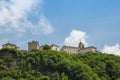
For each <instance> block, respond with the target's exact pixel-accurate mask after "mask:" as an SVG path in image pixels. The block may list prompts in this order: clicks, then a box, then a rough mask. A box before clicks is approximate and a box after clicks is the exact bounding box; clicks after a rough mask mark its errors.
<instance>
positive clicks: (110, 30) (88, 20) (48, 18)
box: [0, 0, 120, 54]
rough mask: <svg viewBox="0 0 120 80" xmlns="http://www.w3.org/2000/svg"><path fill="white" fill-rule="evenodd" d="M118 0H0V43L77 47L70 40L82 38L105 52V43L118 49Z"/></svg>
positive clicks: (119, 31) (119, 28) (119, 22)
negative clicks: (36, 42) (32, 41)
mask: <svg viewBox="0 0 120 80" xmlns="http://www.w3.org/2000/svg"><path fill="white" fill-rule="evenodd" d="M119 3H120V0H111V1H110V0H99V1H98V0H74V1H73V0H22V1H21V0H1V1H0V15H1V16H0V30H1V32H0V39H1V42H0V45H2V44H4V43H6V42H12V43H16V44H17V45H19V46H20V47H21V49H27V42H29V41H31V40H37V41H39V43H40V45H42V44H46V43H47V44H52V43H54V44H57V45H59V46H62V45H71V46H72V45H73V46H76V45H74V44H73V43H76V44H77V43H78V41H80V40H83V42H84V43H85V44H86V45H87V46H91V45H93V46H96V47H97V48H98V49H99V50H102V49H103V51H104V50H105V49H104V48H105V46H107V48H112V47H115V49H116V48H117V49H118V50H120V47H119V46H120V45H119V44H120V35H119V34H120V5H119ZM26 4H27V5H26ZM77 31H78V32H81V33H85V34H81V33H78V34H77ZM74 33H75V34H74ZM71 36H73V37H71ZM76 37H79V38H76ZM66 39H68V40H66ZM74 39H76V40H74ZM66 41H73V42H72V43H70V42H66ZM116 44H117V47H116ZM107 51H109V50H107ZM107 51H106V52H107ZM113 51H115V50H113ZM111 53H112V52H111ZM117 54H118V53H117Z"/></svg>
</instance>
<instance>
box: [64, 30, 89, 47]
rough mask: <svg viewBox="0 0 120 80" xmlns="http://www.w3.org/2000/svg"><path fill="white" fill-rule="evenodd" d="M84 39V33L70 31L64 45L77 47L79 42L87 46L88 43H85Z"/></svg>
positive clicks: (85, 36)
mask: <svg viewBox="0 0 120 80" xmlns="http://www.w3.org/2000/svg"><path fill="white" fill-rule="evenodd" d="M86 38H87V35H86V33H85V32H83V31H79V30H72V32H71V33H70V35H69V36H68V37H66V38H65V40H64V45H67V46H78V43H79V42H80V41H81V42H83V43H84V44H85V45H86V46H87V45H88V43H87V41H86Z"/></svg>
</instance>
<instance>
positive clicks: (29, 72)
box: [0, 49, 120, 80]
mask: <svg viewBox="0 0 120 80" xmlns="http://www.w3.org/2000/svg"><path fill="white" fill-rule="evenodd" d="M0 80H120V57H119V56H114V55H108V54H101V53H95V54H92V53H88V54H76V55H69V54H67V53H65V52H57V51H50V50H44V51H36V52H26V51H17V50H14V49H2V50H0Z"/></svg>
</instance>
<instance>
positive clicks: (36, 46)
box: [28, 41, 39, 51]
mask: <svg viewBox="0 0 120 80" xmlns="http://www.w3.org/2000/svg"><path fill="white" fill-rule="evenodd" d="M33 50H39V43H38V42H37V41H32V42H28V51H33Z"/></svg>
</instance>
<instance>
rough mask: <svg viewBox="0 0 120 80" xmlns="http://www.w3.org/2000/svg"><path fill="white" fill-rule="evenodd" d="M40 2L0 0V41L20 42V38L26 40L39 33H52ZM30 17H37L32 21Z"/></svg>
mask: <svg viewBox="0 0 120 80" xmlns="http://www.w3.org/2000/svg"><path fill="white" fill-rule="evenodd" d="M42 2H43V0H0V30H1V31H0V39H1V41H3V42H7V41H15V40H17V42H21V39H22V38H24V39H22V41H28V40H29V39H31V38H33V37H39V36H40V35H41V34H42V35H47V34H51V33H53V31H54V29H53V27H52V25H51V23H50V21H49V20H48V19H47V18H46V17H45V16H44V14H43V12H42V10H41V7H40V6H41V4H42ZM38 6H39V7H38ZM36 13H37V14H36ZM35 15H36V16H37V17H36V16H35ZM34 16H35V17H34ZM31 17H33V18H34V19H35V18H37V20H38V21H36V22H33V21H32V20H34V19H33V18H31ZM3 42H1V43H0V45H2V43H3Z"/></svg>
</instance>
